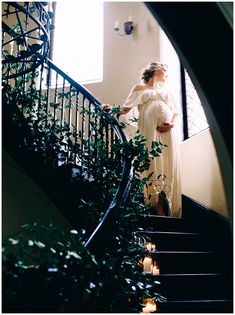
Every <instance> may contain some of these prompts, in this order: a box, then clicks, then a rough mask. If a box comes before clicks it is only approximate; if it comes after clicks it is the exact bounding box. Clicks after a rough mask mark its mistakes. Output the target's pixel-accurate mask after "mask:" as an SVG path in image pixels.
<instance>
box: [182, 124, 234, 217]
mask: <svg viewBox="0 0 235 315" xmlns="http://www.w3.org/2000/svg"><path fill="white" fill-rule="evenodd" d="M181 161H182V193H183V194H185V195H186V196H189V197H191V198H193V199H195V200H196V201H198V202H199V203H201V204H203V205H205V206H207V207H209V208H212V209H213V210H215V211H217V212H218V213H220V214H221V215H223V216H225V217H227V218H228V209H227V204H226V198H225V192H224V186H223V181H222V177H221V172H220V168H219V163H218V159H217V155H216V151H215V147H214V144H213V141H212V137H211V134H210V131H209V129H206V130H205V131H203V132H201V133H199V134H198V135H195V136H193V137H191V138H189V139H188V140H186V141H184V142H183V143H182V144H181Z"/></svg>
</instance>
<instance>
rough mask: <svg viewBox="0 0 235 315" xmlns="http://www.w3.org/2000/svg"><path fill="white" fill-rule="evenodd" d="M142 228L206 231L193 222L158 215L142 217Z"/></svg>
mask: <svg viewBox="0 0 235 315" xmlns="http://www.w3.org/2000/svg"><path fill="white" fill-rule="evenodd" d="M141 226H142V227H143V228H144V229H145V230H149V231H151V230H154V231H181V232H196V231H197V232H199V231H204V229H203V228H201V227H199V226H198V225H197V224H195V222H194V221H193V220H190V219H186V218H176V217H163V216H158V215H141Z"/></svg>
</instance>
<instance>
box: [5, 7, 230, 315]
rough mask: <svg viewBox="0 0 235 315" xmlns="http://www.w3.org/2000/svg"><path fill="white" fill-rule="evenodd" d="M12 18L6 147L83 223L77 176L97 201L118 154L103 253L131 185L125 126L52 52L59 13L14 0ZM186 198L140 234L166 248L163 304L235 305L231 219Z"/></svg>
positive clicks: (106, 206)
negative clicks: (94, 169)
mask: <svg viewBox="0 0 235 315" xmlns="http://www.w3.org/2000/svg"><path fill="white" fill-rule="evenodd" d="M3 16H4V19H7V18H8V17H9V16H14V18H15V21H16V22H17V23H18V26H17V27H16V26H15V27H12V26H11V25H8V24H7V23H6V21H5V20H4V22H3V62H2V64H3V83H4V84H3V85H4V89H3V145H4V148H5V149H6V150H7V151H8V152H9V153H10V154H11V155H13V156H14V157H15V158H16V159H17V160H18V161H19V163H20V164H21V165H23V166H24V168H25V169H26V170H27V171H28V172H29V173H30V175H31V176H32V177H33V178H35V179H36V180H37V181H39V182H40V184H41V185H42V187H43V189H44V190H45V191H46V193H47V194H48V195H49V196H50V198H51V199H52V200H53V201H54V202H55V203H57V205H58V207H60V208H61V209H62V211H64V213H65V214H66V215H67V216H68V218H69V220H70V221H71V222H73V224H74V225H75V226H79V224H80V222H79V220H80V219H81V221H82V219H83V218H80V217H79V213H78V206H80V204H79V202H80V200H81V199H82V198H85V197H86V196H83V195H81V194H79V193H80V192H81V190H82V189H83V190H84V186H83V188H82V189H81V190H80V191H79V193H78V186H76V183H75V182H74V181H73V179H74V178H76V177H77V176H80V175H82V177H83V180H84V182H85V185H87V186H86V187H87V188H88V190H89V192H92V194H93V195H92V197H94V198H96V199H97V198H99V197H100V196H99V195H97V194H95V191H93V190H92V189H93V186H92V182H93V175H94V174H91V172H90V170H91V166H92V165H93V166H94V165H99V164H97V163H99V161H100V160H101V159H103V160H105V161H107V162H110V161H111V162H112V163H115V162H116V168H117V169H116V174H118V175H117V177H116V178H115V184H114V187H115V191H114V194H113V198H112V200H110V199H108V200H105V202H104V203H103V205H102V207H101V209H100V210H101V211H102V212H103V216H102V219H101V220H100V221H99V223H98V224H97V225H96V226H95V228H93V229H91V231H90V236H89V237H88V239H87V243H86V247H87V248H88V249H91V250H93V251H95V250H96V251H98V252H99V251H100V250H102V248H103V249H104V248H105V247H104V246H103V244H104V243H103V242H101V240H103V241H105V240H106V241H107V240H108V235H109V233H111V232H112V227H113V225H114V224H115V218H116V217H117V216H118V212H119V207H120V205H123V203H124V202H125V200H126V198H127V196H128V191H129V188H130V178H131V176H132V168H131V161H130V157H129V156H123V155H122V154H117V153H116V152H114V151H113V150H112V145H113V144H118V143H123V142H124V141H125V140H126V139H125V136H124V133H123V131H122V129H121V127H120V126H119V125H118V123H117V121H116V120H115V119H114V118H113V117H111V116H110V115H109V114H108V113H104V112H103V111H102V110H101V107H100V102H99V100H97V99H96V98H95V97H94V96H93V95H91V94H90V93H89V91H87V90H86V89H84V87H82V86H81V85H79V84H78V83H76V82H75V81H73V80H72V79H71V78H69V77H68V76H67V75H66V74H65V73H63V71H61V70H60V69H58V68H57V67H56V66H55V65H54V64H53V63H52V62H51V61H50V60H49V59H47V55H48V52H49V29H50V14H48V13H47V12H46V11H45V9H44V8H43V2H36V3H35V4H34V3H27V2H22V3H21V4H20V3H15V2H12V3H6V11H3ZM29 21H31V23H29ZM32 24H35V25H34V27H33V28H31V29H29V28H28V26H29V25H32ZM33 41H36V43H33ZM11 43H14V44H13V46H11V45H12V44H11ZM11 47H13V49H11ZM19 92H20V93H19ZM21 92H23V93H21ZM106 175H107V174H106ZM109 175H110V174H108V175H107V176H109ZM51 187H53V189H51ZM185 200H186V201H185V202H184V205H183V218H181V219H178V218H171V217H158V216H154V215H143V216H141V217H140V222H141V226H140V227H139V230H138V232H139V234H140V235H143V236H145V237H146V238H147V239H149V240H151V241H152V242H154V243H155V244H156V246H157V250H156V251H155V252H153V253H152V255H153V257H154V259H155V260H156V261H157V262H158V263H159V264H160V275H157V276H152V275H151V276H150V275H149V276H147V275H146V277H153V279H156V280H159V281H160V282H161V286H160V289H161V292H160V293H161V294H162V295H163V296H165V297H166V298H167V302H165V303H161V304H160V305H159V311H160V312H162V313H179V312H181V313H183V312H186V313H194V312H204V313H220V312H223V313H226V312H232V307H233V305H232V272H233V270H232V269H233V268H232V241H231V230H230V227H229V223H228V222H225V221H224V220H223V219H222V218H219V219H218V218H217V217H214V216H212V215H211V213H212V212H208V211H206V210H205V209H204V211H201V210H200V209H199V208H200V207H199V208H197V211H194V208H195V204H194V203H193V202H192V201H189V200H187V198H186V199H185ZM68 201H69V208H70V211H68ZM76 211H77V212H76ZM205 213H206V215H205ZM224 222H225V223H224ZM157 290H158V289H157Z"/></svg>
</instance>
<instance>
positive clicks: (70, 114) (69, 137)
mask: <svg viewBox="0 0 235 315" xmlns="http://www.w3.org/2000/svg"><path fill="white" fill-rule="evenodd" d="M68 95H69V98H68V102H69V103H68V105H69V113H68V127H69V132H67V141H68V157H69V159H70V158H71V149H70V148H71V141H72V140H71V133H70V132H71V130H72V112H73V108H72V104H73V100H72V85H71V84H70V87H69V93H68Z"/></svg>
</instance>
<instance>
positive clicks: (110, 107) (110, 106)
mask: <svg viewBox="0 0 235 315" xmlns="http://www.w3.org/2000/svg"><path fill="white" fill-rule="evenodd" d="M101 107H102V109H103V110H111V109H112V108H113V106H112V105H110V104H101Z"/></svg>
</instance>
